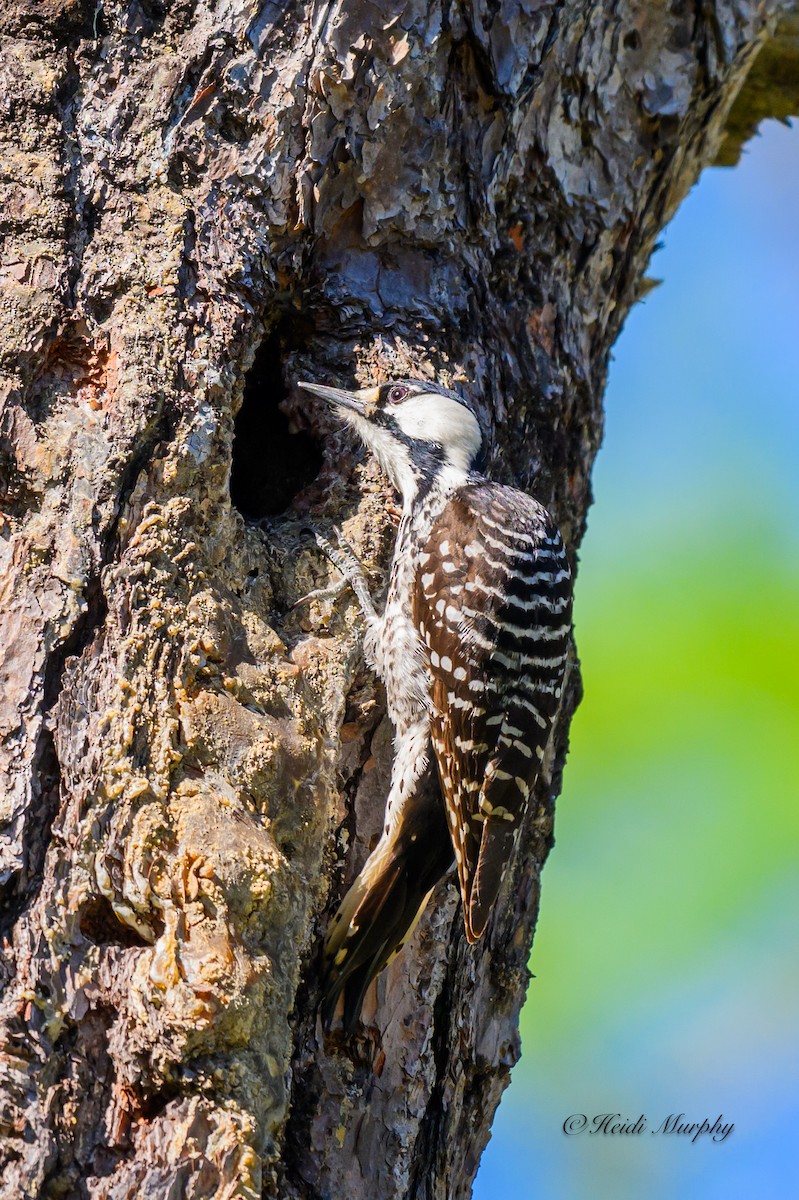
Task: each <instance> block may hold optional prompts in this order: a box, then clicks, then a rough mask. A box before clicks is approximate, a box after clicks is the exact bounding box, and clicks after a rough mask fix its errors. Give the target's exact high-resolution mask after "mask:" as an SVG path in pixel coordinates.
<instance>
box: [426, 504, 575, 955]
mask: <svg viewBox="0 0 799 1200" xmlns="http://www.w3.org/2000/svg"><path fill="white" fill-rule="evenodd" d="M414 617H415V620H416V624H417V627H418V628H419V630H420V633H421V635H422V638H423V640H424V642H425V644H426V646H427V653H428V655H429V661H430V673H431V676H432V680H433V686H432V707H433V711H432V714H431V734H432V740H433V746H434V749H435V754H436V759H437V763H438V770H439V776H440V779H441V788H442V792H443V796H444V804H445V807H446V811H447V819H448V821H449V827H450V832H451V835H452V842H453V846H454V850H455V860H456V864H457V869H458V877H459V880H460V888H461V895H462V897H463V910H464V921H465V925H466V935H467V937H468V938H469V940H470V941H475V940H476V939H477V938H479V937H480V935H481V934H482V933H483V930H484V929H485V926H486V923H487V921H488V918H489V916H490V913H491V908H492V906H493V904H494V901H495V899H496V897H497V893H498V891H499V888H500V884H501V882H502V877H503V874H504V872H505V868H506V866H507V864H508V862H509V860H510V858H511V856H512V853H513V849H514V847H515V844H516V841H517V839H518V833H519V828H520V826H521V822H522V818H523V816H524V812H525V809H526V806H527V802H528V799H529V796H530V794H531V792H532V789H533V787H534V786H535V782H536V779H537V777H538V773H539V770H540V766H541V760H542V759H543V757H544V751H545V749H546V745H547V741H548V740H549V735H550V731H551V729H552V722H553V720H554V717H555V713H556V711H557V708H558V703H559V700H560V694H561V688H562V684H563V675H564V670H565V665H566V657H567V653H568V646H569V638H570V634H571V576H570V572H569V566H568V562H567V559H566V554H565V551H564V548H563V542H562V540H561V537H560V534H559V533H558V531H557V529H556V528H555V526H554V524H553V522H552V520H551V518H550V517H549V515H548V514H547V513H546V511H545V510H544V509H543V508H542V507H541V506H540V505H538V504H536V502H535V501H533V500H531V499H529V497H527V496H525V495H524V494H523V493H521V492H517V491H514V490H512V489H510V488H505V487H500V486H498V485H496V484H488V483H486V484H472V485H468V486H467V487H464V488H462V489H461V490H460V491H459V492H458V493H457V494H456V496H455V497H454V498H453V499H452V500H451V501H450V503H449V504H448V506H447V508H446V509H445V510H444V512H443V513H442V515H441V517H440V518H439V520H438V521H437V522H436V524H435V526H434V528H433V530H432V533H431V535H430V537H429V539H428V542H427V544H426V546H425V547H424V552H423V554H422V557H421V561H420V566H419V570H418V573H417V578H416V586H415V592H414Z"/></svg>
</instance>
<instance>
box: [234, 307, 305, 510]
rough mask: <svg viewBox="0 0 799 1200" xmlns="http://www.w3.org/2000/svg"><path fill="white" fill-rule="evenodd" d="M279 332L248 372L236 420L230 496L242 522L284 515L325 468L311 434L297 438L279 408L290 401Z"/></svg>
mask: <svg viewBox="0 0 799 1200" xmlns="http://www.w3.org/2000/svg"><path fill="white" fill-rule="evenodd" d="M285 347H286V338H285V337H284V336H281V332H280V330H278V331H276V332H275V333H273V334H271V335H270V336H269V337H267V338H265V339H264V341H263V342H262V343H261V346H260V347H259V349H258V352H257V354H256V356H255V362H254V363H253V365H252V367H251V368H250V370H249V372H248V373H247V379H246V382H245V385H244V401H243V403H242V406H241V408H240V410H239V413H238V416H237V417H236V425H235V429H234V435H233V466H232V470H231V474H230V496H231V499H232V501H233V503H234V504H235V505H236V508H237V509H238V510H239V512H240V513H241V514H242V516H244V517H249V518H250V519H251V520H256V519H257V518H258V517H267V516H272V515H274V514H275V513H281V512H285V510H286V509H287V508H288V507H289V506H290V504H291V501H292V499H293V498H294V496H296V494H297V492H299V491H301V490H302V488H304V487H307V486H308V484H309V483H312V482H313V480H314V479H315V478H316V476H317V475H318V474H319V471H320V470H321V468H322V461H323V456H322V451H321V449H320V447H319V446H318V444H317V443H316V442H315V441H314V439H313V438H312V437H311V436H310V434H308V433H304V432H299V433H293V432H292V431H291V429H290V427H289V419H288V417H287V416H286V414H285V413H284V412H282V411H281V409H280V408H279V405H280V402H281V400H283V399H284V398H285V396H286V385H285V383H284V380H283V373H282V359H283V353H284V351H285Z"/></svg>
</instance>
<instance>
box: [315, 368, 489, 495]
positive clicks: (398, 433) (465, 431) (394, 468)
mask: <svg viewBox="0 0 799 1200" xmlns="http://www.w3.org/2000/svg"><path fill="white" fill-rule="evenodd" d="M299 386H300V387H301V388H305V390H306V391H308V392H313V394H314V395H316V396H321V397H322V398H323V399H325V400H327V401H328V403H329V404H330V405H331V406H332V408H333V409H334V411H335V412H336V413H337V414H338V415H339V416H340V417H343V418H344V420H345V421H346V422H347V424H348V425H351V426H352V428H353V429H354V430H355V432H356V433H357V434H358V435H359V437H360V438H361V440H362V441H363V442H364V443H365V445H366V446H367V447H368V448H369V449H370V450H371V451H372V453H373V454H374V456H375V457H376V458H377V460H378V462H379V463H380V466H381V467H382V468H383V470H384V471H385V472H386V474H387V475H388V476H389V478H390V479H391V482H392V483H393V484H394V486H395V487H396V488H397V489H398V491H400V492H401V493H402V496H403V498H404V499H405V500H411V499H413V497H414V496H415V495H416V493H417V492H418V491H419V490H420V489H421V488H424V486H425V485H428V486H429V484H430V483H431V482H432V481H433V480H435V479H439V480H440V481H441V482H442V484H443V485H444V486H449V487H457V486H459V485H460V484H461V483H463V482H465V480H466V477H467V475H468V473H469V471H470V470H472V469H474V467H475V465H476V463H477V460H478V458H479V455H480V449H481V446H482V440H483V439H482V434H481V432H480V426H479V424H478V422H477V417H476V416H475V415H474V413H473V411H472V409H471V408H470V407H469V405H468V404H467V403H466V401H465V400H463V399H462V398H461V397H460V396H457V395H456V394H455V392H450V391H448V390H447V389H446V388H443V387H439V385H438V384H437V383H430V382H428V381H426V380H421V379H398V380H396V381H395V382H394V383H384V384H382V385H381V386H380V387H372V388H364V389H363V390H362V391H358V392H350V391H346V390H345V389H343V388H333V387H323V386H322V385H320V384H317V383H301V384H300V385H299Z"/></svg>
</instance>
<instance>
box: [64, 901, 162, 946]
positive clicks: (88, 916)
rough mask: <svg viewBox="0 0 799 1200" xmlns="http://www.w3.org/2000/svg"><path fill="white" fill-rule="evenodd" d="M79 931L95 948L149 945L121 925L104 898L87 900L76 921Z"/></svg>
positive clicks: (139, 936) (127, 926)
mask: <svg viewBox="0 0 799 1200" xmlns="http://www.w3.org/2000/svg"><path fill="white" fill-rule="evenodd" d="M78 924H79V926H80V931H81V933H82V934H83V936H84V937H85V938H87V939H88V940H89V941H90V942H94V944H95V945H96V946H103V945H115V946H147V945H149V943H148V942H147V941H146V940H145V939H144V938H143V937H142V936H141V934H140V933H137V932H136V930H135V929H131V928H130V926H129V925H123V923H122V922H121V921H120V919H119V917H118V916H117V915H116V913H115V912H114V910H113V908H112V907H111V902H110V900H108V899H107V898H106V897H105V896H94V897H92V899H91V900H88V901H87V902H86V904H85V905H84V907H83V909H82V910H81V914H80V918H79V921H78Z"/></svg>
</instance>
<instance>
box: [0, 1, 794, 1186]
mask: <svg viewBox="0 0 799 1200" xmlns="http://www.w3.org/2000/svg"><path fill="white" fill-rule="evenodd" d="M777 16H778V9H777V6H776V5H774V6H772V5H769V4H766V3H754V2H752V3H748V2H746V0H738V2H736V3H731V2H724V3H722V2H719V3H716V4H703V5H700V6H689V5H684V4H678V3H675V4H657V5H652V4H643V3H626V4H621V5H617V6H615V7H614V8H613V9H612V10H610V9H608V8H607V6H605V5H599V4H578V3H568V2H564V0H562V2H555V0H552V2H549V3H547V2H544V3H530V4H521V3H515V2H514V0H508V2H507V3H505V2H503V3H499V4H491V5H483V4H481V3H477V2H476V3H472V4H456V3H452V4H450V3H444V2H443V0H441V2H440V0H398V2H397V3H392V4H388V5H385V4H384V5H372V4H368V3H365V2H364V0H352V2H351V3H349V4H342V3H340V2H339V3H336V2H333V3H309V4H300V3H297V4H292V5H277V4H274V3H271V2H270V0H224V2H223V3H221V4H216V3H211V0H176V2H174V3H166V2H163V3H161V2H157V0H113V2H108V3H105V4H104V5H102V6H96V5H95V4H94V3H88V2H87V3H84V2H83V0H47V2H46V3H41V4H39V3H33V2H32V0H16V2H14V3H11V4H9V5H7V6H6V9H5V10H4V13H3V15H2V17H0V22H1V24H0V28H1V29H2V33H3V42H2V47H1V48H0V81H2V87H1V88H0V94H1V95H2V97H3V98H2V100H1V101H0V143H1V149H0V154H1V155H2V164H3V172H2V177H1V178H0V188H2V196H3V205H2V216H0V228H2V233H3V237H4V242H3V249H2V259H1V262H0V288H1V289H2V290H1V291H0V312H1V313H2V320H1V321H0V362H2V371H3V375H2V385H1V386H2V391H1V392H0V406H1V408H0V413H1V415H0V499H2V511H3V516H2V518H0V519H1V520H2V527H1V528H0V555H2V563H3V568H2V583H0V588H2V595H1V596H0V600H1V602H2V605H1V606H2V613H3V625H2V632H0V679H2V688H1V689H0V770H2V776H3V781H4V783H3V796H2V805H3V807H2V809H1V810H0V853H1V854H2V858H1V859H0V864H1V865H0V871H1V872H2V877H1V878H2V886H3V888H4V892H3V910H2V918H3V932H4V942H3V951H2V972H3V975H2V978H3V980H4V984H5V986H4V990H3V999H2V1016H3V1026H2V1034H1V1035H0V1062H1V1063H2V1072H3V1074H2V1092H1V1093H0V1095H1V1097H2V1099H1V1100H0V1128H2V1131H3V1142H2V1149H0V1164H1V1165H2V1169H1V1170H0V1177H1V1178H2V1180H3V1188H4V1189H5V1192H6V1194H8V1195H9V1196H11V1195H13V1196H56V1195H59V1196H72V1195H75V1196H88V1197H92V1198H98V1200H99V1198H101V1197H107V1198H108V1200H111V1198H113V1200H122V1198H124V1197H132V1196H134V1195H141V1196H152V1197H161V1196H164V1195H167V1194H169V1195H176V1196H177V1195H180V1196H184V1195H185V1196H187V1197H188V1196H191V1197H205V1196H207V1197H211V1196H214V1197H223V1196H224V1197H234V1196H241V1197H244V1196H258V1195H261V1194H266V1195H281V1196H284V1197H305V1196H308V1197H314V1196H322V1195H325V1196H342V1195H347V1196H358V1195H363V1194H369V1195H375V1194H379V1195H380V1196H381V1197H385V1198H387V1200H388V1198H390V1197H401V1196H419V1197H426V1196H430V1197H433V1196H436V1197H445V1196H452V1197H455V1196H462V1195H467V1194H468V1192H469V1189H470V1185H471V1180H472V1179H473V1176H474V1173H475V1171H476V1169H477V1165H478V1162H479V1156H480V1153H481V1151H482V1148H483V1146H484V1145H485V1142H486V1140H487V1138H488V1135H489V1128H490V1124H491V1119H492V1116H493V1112H494V1110H495V1108H496V1105H497V1103H498V1101H499V1097H500V1095H501V1092H502V1090H503V1088H504V1087H505V1085H506V1084H507V1081H508V1078H509V1072H510V1068H511V1067H512V1065H513V1063H514V1062H515V1061H516V1058H517V1057H518V1052H519V1048H518V1013H519V1009H520V1006H521V1003H522V1000H523V997H524V992H525V988H526V983H527V969H526V962H527V957H528V953H529V947H530V942H531V938H532V931H533V926H534V922H535V917H536V913H537V905H538V893H539V879H540V871H541V867H542V865H543V862H544V860H545V858H546V855H547V852H548V850H549V847H550V845H551V841H552V823H553V812H554V798H555V795H556V794H557V791H558V789H559V786H560V774H561V769H562V765H563V759H564V754H565V746H566V736H567V727H568V720H569V718H570V715H571V712H572V711H573V708H574V705H575V704H576V701H577V697H578V693H579V674H578V670H577V664H576V660H575V662H574V664H573V669H572V673H571V684H570V688H569V692H568V696H567V698H566V702H565V704H564V711H563V713H562V719H561V722H560V725H559V728H558V731H557V736H556V739H555V742H554V745H553V748H552V754H551V758H550V761H549V764H548V769H547V771H546V772H545V778H544V779H542V781H541V785H540V788H539V792H538V795H537V803H536V806H535V807H534V811H533V812H532V813H531V814H530V819H529V826H528V829H527V831H526V838H525V853H524V855H522V856H520V858H519V861H518V863H516V865H515V868H514V870H513V872H512V877H511V879H510V880H509V883H508V886H507V889H506V891H505V894H504V898H503V901H502V903H501V905H500V908H499V911H498V912H497V915H496V918H495V919H494V921H493V924H492V926H491V929H490V931H489V934H488V936H487V937H486V939H485V941H484V943H483V944H482V945H481V946H480V947H478V948H477V949H475V948H470V947H468V946H467V945H466V944H465V941H464V939H463V937H462V934H461V928H460V924H461V922H460V916H459V912H458V907H457V898H456V893H455V889H454V887H453V886H452V884H451V881H444V882H443V883H442V885H441V886H440V887H439V889H438V892H437V895H436V897H435V902H434V903H433V904H432V905H431V908H430V912H429V914H428V916H427V917H426V919H425V920H424V922H423V923H422V925H421V926H420V927H419V929H418V931H417V933H416V934H415V936H414V939H413V941H412V943H411V944H410V945H409V946H408V947H407V949H406V951H405V952H404V954H403V956H402V958H401V959H400V960H399V961H398V962H397V963H396V964H395V965H394V966H393V967H392V968H390V969H389V970H388V971H387V972H385V973H384V975H383V976H382V977H381V979H380V980H379V982H378V985H377V987H376V989H375V991H374V992H373V994H372V995H370V997H369V998H368V1001H367V1005H366V1008H365V1012H364V1017H365V1021H364V1027H363V1030H362V1033H361V1034H360V1035H359V1036H358V1037H357V1038H356V1039H354V1040H353V1041H352V1042H349V1043H345V1042H344V1041H343V1040H342V1039H341V1038H340V1037H337V1036H335V1035H334V1036H332V1037H331V1038H330V1039H328V1040H327V1041H325V1040H323V1038H322V1035H321V1032H320V1030H319V1028H318V1026H317V1024H316V1020H315V1004H316V1000H317V998H318V997H317V982H316V961H317V960H316V956H317V952H318V944H319V937H320V934H321V931H322V929H323V926H324V923H325V921H326V919H327V915H329V912H330V909H331V907H332V906H333V905H334V904H335V899H336V895H337V894H339V893H340V891H341V888H342V887H343V886H345V885H346V883H347V882H348V881H349V880H350V879H351V878H352V876H353V875H354V873H355V871H356V870H357V868H358V866H359V864H360V863H361V862H362V861H363V858H364V857H365V854H366V853H367V852H368V848H369V843H370V840H371V839H372V837H373V836H374V834H375V833H376V830H377V828H378V827H379V821H380V816H381V810H382V803H383V800H384V798H385V788H386V780H387V772H388V769H389V766H390V759H391V738H390V730H389V728H388V726H387V724H386V721H385V717H384V712H383V703H382V699H381V694H380V689H379V687H378V686H377V684H376V682H375V680H374V679H373V678H372V677H371V676H370V674H369V672H368V671H367V670H366V669H365V666H364V663H363V657H362V652H361V648H360V635H359V621H358V616H357V608H356V606H355V604H354V602H353V600H352V599H351V597H349V596H348V595H347V594H346V593H342V594H341V595H339V596H337V597H330V598H328V599H324V598H322V599H317V600H315V601H313V602H311V603H309V604H307V605H297V601H298V600H299V599H300V598H301V597H303V596H304V595H305V594H307V593H309V592H311V591H313V590H315V589H317V588H318V587H319V586H321V585H324V583H325V582H326V580H327V577H328V568H327V567H326V565H325V564H324V562H323V560H322V559H321V558H320V555H319V553H318V552H317V550H316V549H315V546H314V543H313V541H312V539H310V538H308V537H307V535H306V533H305V530H306V529H307V527H308V526H309V525H321V526H322V527H325V528H327V527H328V526H329V525H330V523H331V522H333V521H337V522H339V523H341V524H343V527H344V531H345V533H346V535H347V537H348V538H349V540H350V541H351V542H352V543H353V544H354V546H355V548H356V550H357V551H358V553H359V555H360V556H361V558H362V559H363V560H364V561H365V563H366V565H367V567H368V568H369V569H370V570H371V572H372V578H373V583H374V589H375V593H376V594H377V595H379V593H380V589H381V587H382V586H383V585H384V583H385V568H386V563H387V559H388V556H389V554H390V546H391V540H392V536H393V522H392V516H391V496H390V494H389V491H388V489H387V486H386V484H385V481H384V480H383V479H382V478H381V477H380V475H379V473H378V472H377V470H376V468H375V466H374V465H373V464H371V463H370V462H368V461H366V460H364V458H363V457H362V455H360V454H359V452H358V451H357V450H356V448H355V447H354V445H353V444H352V443H351V442H350V441H349V440H348V438H347V437H346V435H345V434H344V433H343V432H342V431H341V430H340V429H338V428H336V426H335V425H334V424H333V423H331V421H330V418H329V416H328V415H327V414H325V413H323V412H321V411H320V410H319V409H318V408H317V407H315V406H313V404H311V403H309V402H308V401H307V400H304V399H302V398H301V397H300V395H299V394H298V393H297V392H296V390H295V389H294V382H295V381H296V379H297V378H298V377H310V378H319V379H322V378H324V379H325V380H331V381H341V382H347V381H360V382H362V383H367V382H373V381H376V380H383V379H386V378H389V377H391V376H394V375H422V376H428V377H429V376H432V375H435V376H437V377H438V378H440V379H441V380H442V382H445V383H446V382H450V383H452V382H455V383H458V382H459V381H460V383H461V385H464V386H468V387H469V388H470V390H471V393H472V395H473V396H475V398H476V399H477V401H478V403H479V405H480V408H481V415H482V418H483V421H484V424H485V427H486V430H487V431H488V437H489V470H490V473H491V474H492V475H493V476H494V477H495V478H497V479H500V480H502V481H505V482H512V483H514V484H516V485H517V486H521V487H525V488H528V489H532V490H533V491H534V492H535V494H536V495H537V496H538V497H539V498H540V499H541V500H542V501H543V502H544V503H545V504H547V505H548V506H549V507H550V508H551V509H552V511H553V512H554V513H555V515H556V517H557V519H558V521H559V523H560V526H561V528H562V529H563V531H564V535H565V537H566V539H567V542H568V543H569V546H570V548H571V552H572V555H573V556H576V552H577V548H578V545H579V541H580V537H581V535H582V532H583V529H584V526H585V518H586V510H587V506H588V502H589V496H590V487H589V477H590V469H591V464H592V461H593V458H594V455H595V453H596V450H597V447H598V445H599V442H600V439H601V430H602V414H601V397H602V390H603V386H604V381H605V374H606V369H607V361H608V355H609V351H610V347H611V345H612V343H613V340H614V338H615V337H616V335H617V333H618V331H619V329H620V327H621V324H622V322H623V319H624V316H625V314H626V312H627V310H628V308H629V306H630V304H631V303H632V302H633V301H634V300H635V298H636V296H637V295H638V292H639V288H640V286H641V279H642V275H643V271H644V269H645V266H646V263H647V260H648V257H649V254H650V252H651V250H652V247H653V245H654V242H655V239H656V237H657V234H658V231H659V230H660V229H661V228H662V226H663V224H664V222H665V221H666V220H667V219H668V217H669V216H670V214H671V213H672V212H673V211H674V208H675V206H676V205H677V203H678V201H679V199H680V198H681V197H682V195H684V193H685V192H686V190H687V189H688V188H689V187H690V185H691V184H692V183H693V181H694V180H695V178H696V177H697V175H698V173H699V171H700V170H701V168H702V166H703V165H704V164H705V163H707V162H709V161H711V160H712V158H713V156H714V155H715V154H716V152H717V150H718V147H719V145H720V142H721V138H722V134H723V130H724V125H725V120H726V117H727V113H728V111H729V108H730V105H731V104H732V102H733V100H734V97H735V95H736V92H737V91H738V88H739V86H740V84H741V81H742V80H743V78H744V77H745V74H746V71H747V68H748V67H749V65H750V64H751V62H752V60H753V58H754V55H755V52H756V51H757V49H758V47H759V46H760V44H761V43H762V42H763V40H764V39H766V38H767V36H768V35H769V33H770V31H771V30H772V28H773V27H774V25H775V22H776V19H777ZM464 381H465V383H464ZM292 430H295V431H297V432H295V433H292V432H291V431H292ZM292 439H298V440H294V441H293V440H292ZM298 448H299V449H298ZM231 479H232V493H231ZM234 501H235V502H234ZM237 505H238V507H237ZM578 586H579V585H578Z"/></svg>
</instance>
